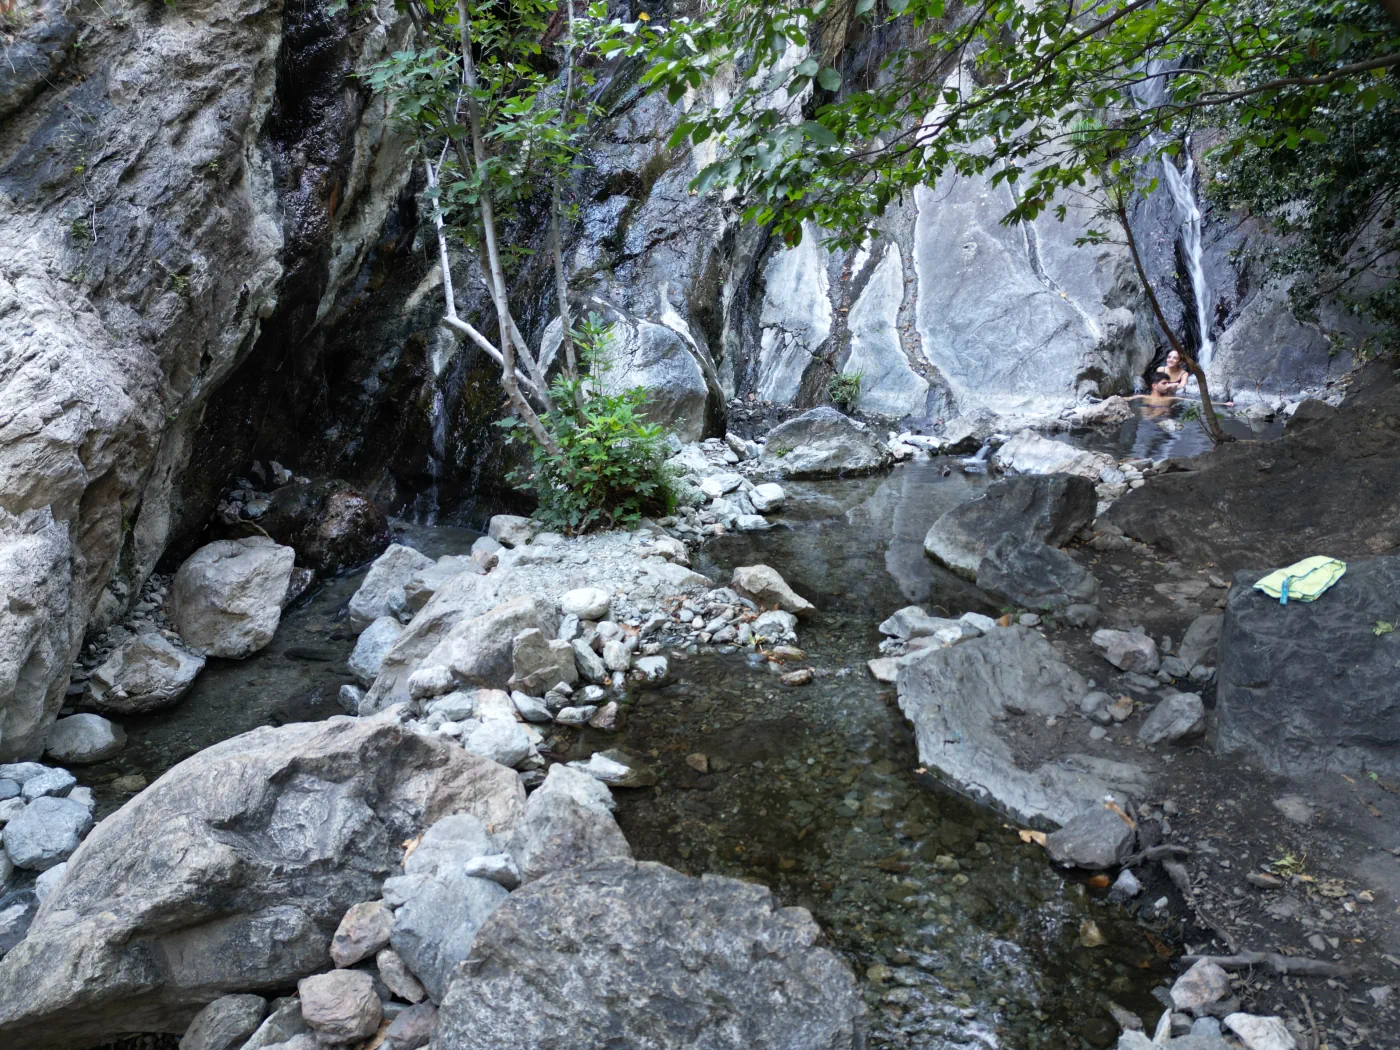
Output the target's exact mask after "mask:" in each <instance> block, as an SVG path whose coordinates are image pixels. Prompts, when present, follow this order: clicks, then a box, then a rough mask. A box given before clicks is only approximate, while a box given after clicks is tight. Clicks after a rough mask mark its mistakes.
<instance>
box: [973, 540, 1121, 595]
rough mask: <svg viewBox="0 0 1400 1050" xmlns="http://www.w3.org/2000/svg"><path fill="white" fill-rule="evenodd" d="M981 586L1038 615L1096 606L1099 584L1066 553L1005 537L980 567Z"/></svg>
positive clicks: (988, 554) (1046, 545) (1046, 546)
mask: <svg viewBox="0 0 1400 1050" xmlns="http://www.w3.org/2000/svg"><path fill="white" fill-rule="evenodd" d="M977 586H978V587H980V588H982V590H984V591H986V592H987V593H988V594H990V595H993V596H994V597H997V598H1004V599H1006V600H1007V601H1009V602H1011V603H1012V604H1013V605H1016V606H1018V607H1019V608H1022V609H1030V610H1032V611H1035V612H1057V611H1059V610H1060V609H1063V608H1065V607H1066V606H1069V605H1094V604H1097V602H1098V600H1099V581H1098V580H1096V579H1094V576H1093V574H1092V573H1090V572H1089V571H1088V570H1087V569H1085V568H1084V567H1083V566H1081V565H1080V564H1079V563H1078V562H1077V561H1075V560H1074V559H1073V558H1071V557H1070V556H1069V555H1068V554H1066V553H1065V552H1064V551H1062V550H1059V549H1058V548H1056V547H1052V546H1050V545H1049V544H1048V543H1039V542H1036V541H1031V542H1026V541H1025V540H1022V539H1020V538H1019V537H1016V536H1003V537H1002V538H1001V539H1000V540H998V541H997V542H996V543H995V544H993V545H992V549H991V550H989V551H988V552H987V556H986V557H985V558H983V559H982V562H981V564H980V565H978V567H977Z"/></svg>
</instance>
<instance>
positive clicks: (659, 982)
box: [434, 861, 865, 1050]
mask: <svg viewBox="0 0 1400 1050" xmlns="http://www.w3.org/2000/svg"><path fill="white" fill-rule="evenodd" d="M581 905H582V906H581ZM821 940H822V935H821V931H820V930H819V929H818V927H817V925H816V923H814V922H813V921H812V917H811V916H810V915H809V914H808V913H807V912H806V911H804V910H802V909H800V908H783V907H781V906H780V905H779V903H778V900H777V898H776V897H774V896H773V894H772V893H771V892H770V891H769V890H767V889H765V888H764V887H762V886H756V885H753V884H752V883H747V882H740V881H738V880H736V879H727V878H720V877H717V876H713V875H706V876H705V877H704V878H700V879H693V878H689V877H688V876H685V875H681V874H680V873H679V872H675V871H672V870H671V869H670V868H667V867H664V866H663V865H660V864H651V863H637V862H634V861H612V862H609V863H607V864H601V865H597V866H595V867H592V868H583V869H577V868H576V869H572V870H570V871H563V872H558V873H556V874H554V875H551V876H548V877H547V878H544V879H541V880H539V881H538V882H534V883H532V884H530V885H529V886H526V887H525V888H523V889H521V890H517V891H516V892H515V893H513V894H511V895H510V898H509V900H508V901H506V903H505V904H504V905H502V906H501V907H500V908H498V909H496V911H495V912H494V913H493V914H492V915H491V917H490V918H489V919H488V920H487V921H486V924H485V925H484V926H483V927H482V928H481V930H480V932H479V933H478V934H477V936H476V943H475V945H474V946H473V948H472V953H471V956H470V958H468V960H467V963H466V966H465V967H464V968H463V972H462V976H461V977H460V978H459V979H457V980H455V981H453V982H452V984H451V987H450V988H449V990H448V993H447V997H446V998H445V999H444V1000H443V1002H442V1007H441V1009H440V1010H439V1011H438V1027H437V1034H436V1035H435V1037H434V1042H435V1043H436V1044H437V1045H440V1046H444V1047H452V1048H453V1050H488V1048H489V1050H498V1048H500V1047H504V1046H519V1047H544V1046H567V1047H569V1048H570V1050H607V1048H611V1047H619V1046H626V1047H647V1048H649V1050H693V1048H695V1047H706V1048H709V1050H798V1048H801V1050H856V1048H858V1047H861V1046H863V1045H864V1017H865V1007H864V1004H863V1002H862V1000H861V997H860V994H859V992H858V991H857V988H856V982H855V977H854V975H853V974H852V973H851V970H850V967H849V966H848V965H847V964H846V963H845V962H844V961H842V960H841V959H840V958H839V957H838V956H837V955H835V954H834V953H833V952H831V951H830V950H828V949H826V948H824V947H819V944H820V943H821ZM564 989H567V994H561V990H564ZM663 1004H664V1005H663Z"/></svg>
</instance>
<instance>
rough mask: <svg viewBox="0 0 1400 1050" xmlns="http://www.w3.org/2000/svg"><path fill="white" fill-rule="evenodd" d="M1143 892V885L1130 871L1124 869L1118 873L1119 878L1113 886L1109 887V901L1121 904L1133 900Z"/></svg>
mask: <svg viewBox="0 0 1400 1050" xmlns="http://www.w3.org/2000/svg"><path fill="white" fill-rule="evenodd" d="M1141 892H1142V883H1141V882H1139V881H1138V878H1137V876H1136V875H1134V874H1133V873H1132V872H1131V871H1130V870H1129V869H1127V868H1124V869H1123V870H1122V871H1120V872H1119V873H1118V878H1117V879H1115V880H1114V882H1113V885H1112V886H1111V887H1109V891H1108V899H1109V900H1111V901H1115V902H1118V903H1121V902H1123V901H1127V900H1132V899H1133V898H1134V897H1136V896H1137V895H1138V894H1139V893H1141Z"/></svg>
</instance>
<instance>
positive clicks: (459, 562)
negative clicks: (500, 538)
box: [400, 536, 495, 619]
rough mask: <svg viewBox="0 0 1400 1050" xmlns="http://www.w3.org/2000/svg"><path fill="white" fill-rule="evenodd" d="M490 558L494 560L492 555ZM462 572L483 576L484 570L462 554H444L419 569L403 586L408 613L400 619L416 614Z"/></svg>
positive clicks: (479, 564) (486, 537)
mask: <svg viewBox="0 0 1400 1050" xmlns="http://www.w3.org/2000/svg"><path fill="white" fill-rule="evenodd" d="M481 538H482V539H484V540H487V541H488V542H492V543H494V542H495V541H494V540H492V539H491V538H490V537H489V536H483V537H481ZM492 557H493V558H494V555H493V556H492ZM493 564H494V562H493ZM464 572H468V573H472V574H473V575H476V576H481V575H484V574H485V572H486V570H485V569H484V568H483V567H482V565H481V562H480V561H479V560H478V559H476V558H474V557H470V556H467V555H463V554H444V555H443V556H442V557H441V558H439V559H438V560H437V561H435V562H433V563H432V564H431V565H429V566H427V567H426V568H422V569H419V570H418V571H417V572H415V573H414V574H413V575H412V576H410V577H409V578H408V582H407V583H405V584H404V585H403V596H404V601H406V602H407V603H408V610H409V612H408V613H403V614H401V615H400V619H404V618H406V617H407V616H408V615H409V613H416V612H417V611H418V610H419V609H421V608H423V606H425V605H427V604H428V602H429V600H430V599H431V598H432V596H433V595H435V594H436V593H437V592H438V591H440V590H442V589H443V587H445V586H447V584H448V582H449V581H451V580H454V579H456V578H457V577H458V576H460V575H462V573H464Z"/></svg>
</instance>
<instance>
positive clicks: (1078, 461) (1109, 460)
mask: <svg viewBox="0 0 1400 1050" xmlns="http://www.w3.org/2000/svg"><path fill="white" fill-rule="evenodd" d="M992 463H993V464H994V465H995V466H997V467H998V468H1000V469H1001V470H1003V471H1005V472H1006V473H1007V474H1078V475H1079V476H1080V477H1081V478H1088V479H1089V480H1090V481H1092V482H1094V483H1096V484H1097V483H1098V480H1099V473H1100V471H1102V470H1103V469H1104V468H1105V467H1115V466H1117V463H1116V462H1115V461H1114V459H1113V457H1112V456H1109V455H1106V454H1105V453H1102V452H1090V451H1088V450H1087V449H1082V448H1076V447H1075V446H1074V445H1071V444H1069V443H1068V442H1064V441H1055V440H1053V439H1051V438H1048V437H1044V436H1043V435H1041V434H1037V433H1036V432H1035V431H1034V430H1023V431H1021V432H1020V433H1019V434H1017V435H1016V436H1015V437H1013V438H1012V439H1011V440H1010V441H1008V442H1007V443H1006V444H1004V445H1002V446H1001V448H999V449H997V450H996V453H995V454H994V455H993V456H992Z"/></svg>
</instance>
